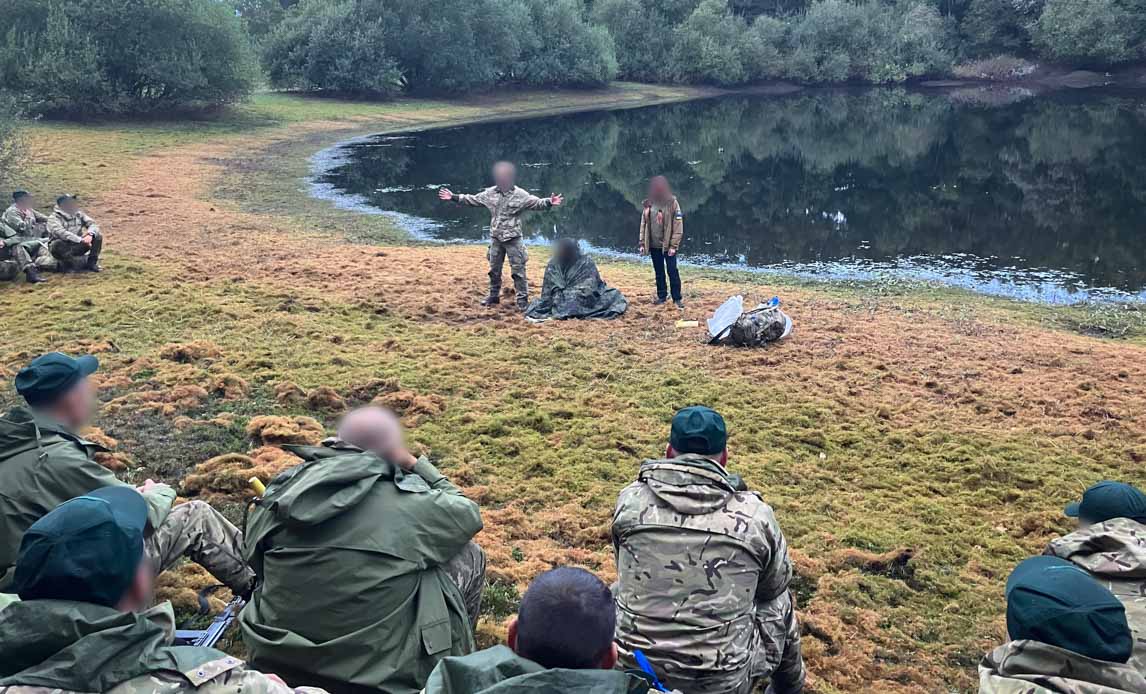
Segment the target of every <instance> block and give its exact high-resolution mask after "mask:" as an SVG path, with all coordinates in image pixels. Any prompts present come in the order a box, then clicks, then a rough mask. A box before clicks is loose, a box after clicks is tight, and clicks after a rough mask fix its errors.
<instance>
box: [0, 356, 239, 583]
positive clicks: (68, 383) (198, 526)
mask: <svg viewBox="0 0 1146 694" xmlns="http://www.w3.org/2000/svg"><path fill="white" fill-rule="evenodd" d="M98 366H99V362H97V361H96V358H95V357H92V356H86V357H80V358H79V359H73V358H71V357H69V356H67V355H64V354H60V353H59V352H53V353H50V354H45V355H43V356H41V357H37V358H36V359H34V360H32V363H31V364H29V365H28V366H27V367H25V368H24V369H22V370H21V371H20V373H18V374H17V375H16V391H17V392H18V393H19V394H20V395H21V396H23V398H24V400H25V401H26V402H27V407H16V408H14V409H13V410H11V411H10V412H8V413H7V414H6V415H4V416H3V417H2V418H0V518H3V519H4V522H3V523H2V524H0V592H4V590H5V586H6V585H8V584H9V583H10V582H11V572H12V566H13V564H15V563H16V552H17V550H18V549H19V547H20V538H21V537H22V536H23V535H24V531H25V530H27V529H28V528H29V527H30V526H31V525H32V524H33V523H35V522H36V521H37V520H39V519H40V518H42V517H43V516H44V515H45V514H47V513H48V512H49V511H51V510H52V509H54V508H55V507H56V506H59V505H60V504H62V503H63V502H65V501H67V500H68V499H71V498H73V497H76V496H81V495H83V494H87V493H88V492H91V491H92V490H93V489H99V488H101V487H109V486H120V487H126V486H128V485H127V484H126V483H124V482H121V481H119V480H118V479H117V478H116V477H115V475H113V474H112V473H111V471H110V470H108V469H107V468H105V467H103V466H102V465H100V464H99V463H97V462H96V461H95V454H96V453H99V452H102V451H106V449H105V448H103V447H102V446H100V445H99V444H98V443H95V442H93V441H88V440H86V439H84V438H83V437H82V436H81V435H80V433H79V431H80V430H81V429H82V428H83V427H85V426H87V425H88V423H89V422H90V421H91V418H92V417H93V416H94V414H95V411H96V398H95V388H94V387H93V386H92V384H91V382H90V381H89V380H88V376H90V375H91V374H92V373H94V372H95V370H96V369H97V368H98ZM139 491H140V492H141V493H142V494H143V496H144V498H146V499H147V504H148V509H149V514H148V520H149V523H148V536H147V556H148V559H150V560H151V563H152V566H153V568H154V570H155V571H156V572H157V573H158V572H160V571H164V570H166V569H168V568H170V567H171V565H172V564H174V563H175V562H176V561H178V560H179V559H180V558H181V557H187V558H188V559H191V560H192V561H194V562H196V563H198V564H200V565H202V566H203V568H205V569H207V570H208V571H209V572H211V574H212V575H213V576H214V577H215V578H216V579H218V580H219V581H220V582H221V583H223V584H224V585H226V586H227V587H228V588H230V589H231V591H232V592H234V593H235V594H237V595H246V594H248V593H249V592H250V590H251V587H252V585H253V580H254V574H252V573H251V570H250V569H249V568H247V565H246V564H245V563H244V562H243V560H242V558H241V547H242V533H241V532H239V530H238V529H237V528H235V526H233V525H231V524H230V523H229V522H227V520H226V519H225V518H223V516H222V515H220V514H219V513H218V512H217V511H215V509H213V508H211V507H210V506H208V505H207V504H206V503H204V502H202V501H192V502H189V503H186V504H181V505H179V506H175V507H174V508H173V507H172V503H173V502H174V501H175V490H173V489H172V488H171V487H169V486H167V485H165V484H156V483H155V482H152V481H151V480H147V481H146V482H144V484H143V486H142V487H140V488H139Z"/></svg>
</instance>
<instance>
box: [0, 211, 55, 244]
mask: <svg viewBox="0 0 1146 694" xmlns="http://www.w3.org/2000/svg"><path fill="white" fill-rule="evenodd" d="M0 219H2V221H3V222H4V224H7V225H8V226H10V227H11V228H12V229H14V230H15V231H16V233H17V234H19V235H20V236H23V237H25V238H29V239H40V238H44V237H45V236H46V235H47V233H48V215H46V214H42V213H40V212H37V211H36V210H32V209H29V210H28V211H27V212H23V211H22V210H20V208H19V207H16V206H15V205H9V206H8V209H6V210H4V216H3V218H0Z"/></svg>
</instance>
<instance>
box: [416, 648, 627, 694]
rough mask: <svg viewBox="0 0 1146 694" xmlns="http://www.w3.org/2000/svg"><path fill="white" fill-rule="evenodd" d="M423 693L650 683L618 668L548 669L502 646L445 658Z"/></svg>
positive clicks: (616, 692)
mask: <svg viewBox="0 0 1146 694" xmlns="http://www.w3.org/2000/svg"><path fill="white" fill-rule="evenodd" d="M422 691H423V692H424V694H542V692H565V693H566V694H644V693H645V692H647V691H649V685H648V684H646V683H645V681H644V680H642V679H641V678H639V677H636V676H633V675H628V674H625V673H623V672H621V671H620V670H566V669H562V668H557V669H553V670H547V669H545V668H544V667H542V666H540V665H538V664H537V663H535V662H533V661H532V660H528V659H526V658H522V657H521V656H519V655H517V654H516V653H514V652H513V651H511V650H510V649H508V648H506V647H505V646H494V647H493V648H487V649H486V650H484V651H479V652H477V653H472V654H470V655H467V656H462V657H459V658H446V659H445V660H443V661H442V662H440V663H438V666H437V667H436V668H434V671H433V672H432V673H430V679H429V680H428V681H427V682H426V688H425V689H423V690H422Z"/></svg>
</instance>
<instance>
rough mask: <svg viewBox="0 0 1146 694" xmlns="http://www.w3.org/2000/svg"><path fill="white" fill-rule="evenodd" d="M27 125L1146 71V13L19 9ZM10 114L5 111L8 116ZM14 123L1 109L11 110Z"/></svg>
mask: <svg viewBox="0 0 1146 694" xmlns="http://www.w3.org/2000/svg"><path fill="white" fill-rule="evenodd" d="M5 6H6V11H5V16H4V19H5V27H6V28H5V30H4V31H3V32H2V33H0V89H2V90H3V91H5V92H7V93H8V94H9V95H11V96H12V103H14V104H15V106H16V107H18V108H19V109H21V110H22V111H23V112H25V113H29V114H49V115H69V116H87V117H105V116H117V115H124V114H146V113H151V112H171V111H175V110H180V109H197V108H205V107H216V106H219V105H224V104H227V103H231V102H234V101H236V100H239V99H241V98H243V97H244V96H246V95H247V94H249V93H250V92H251V91H252V90H253V89H254V88H255V87H256V86H257V85H258V84H260V82H261V81H262V80H266V81H267V82H268V83H269V84H270V85H271V86H273V87H275V88H283V89H296V90H305V91H315V92H328V93H337V94H346V95H355V96H369V97H387V96H393V95H396V94H399V93H430V92H453V93H457V92H466V91H473V90H482V89H489V88H492V87H495V86H500V85H523V86H572V87H591V86H598V85H603V84H606V83H608V82H609V81H611V80H613V79H627V80H637V81H645V82H661V83H681V84H698V83H703V84H719V85H735V84H743V83H748V82H754V81H759V80H765V79H787V80H794V81H798V82H804V83H822V82H845V81H855V82H867V83H879V84H883V83H896V82H903V81H905V80H908V79H912V78H918V77H923V76H943V75H946V74H949V73H951V72H952V70H953V68H954V66H955V65H956V64H958V63H961V62H966V61H971V60H976V59H981V58H991V57H994V56H998V55H1001V54H1005V55H1010V56H1018V57H1024V58H1032V59H1037V60H1050V61H1058V62H1066V63H1069V64H1073V65H1079V66H1086V67H1094V68H1104V67H1109V66H1112V65H1117V64H1121V63H1127V62H1132V61H1136V60H1143V59H1146V0H866V1H857V0H466V2H456V1H455V0H147V2H139V1H138V0H6V2H5ZM3 103H6V102H0V104H3ZM10 110H11V109H7V108H0V121H2V119H3V118H4V115H3V112H7V111H10Z"/></svg>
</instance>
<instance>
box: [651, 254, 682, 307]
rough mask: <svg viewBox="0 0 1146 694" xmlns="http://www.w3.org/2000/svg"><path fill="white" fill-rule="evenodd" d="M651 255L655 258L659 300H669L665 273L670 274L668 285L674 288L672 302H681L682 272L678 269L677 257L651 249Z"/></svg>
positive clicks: (654, 269) (654, 265) (654, 270)
mask: <svg viewBox="0 0 1146 694" xmlns="http://www.w3.org/2000/svg"><path fill="white" fill-rule="evenodd" d="M649 255H651V256H652V258H653V272H655V273H656V274H657V298H658V299H660V300H662V301H663V300H664V299H667V298H668V292H669V290H668V287H666V286H665V272H666V270H667V272H668V284H669V286H671V287H672V300H673V301H680V272H678V271H677V269H676V256H675V255H669V254H667V253H665V252H664V251H663V250H661V249H660V248H650V249H649Z"/></svg>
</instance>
